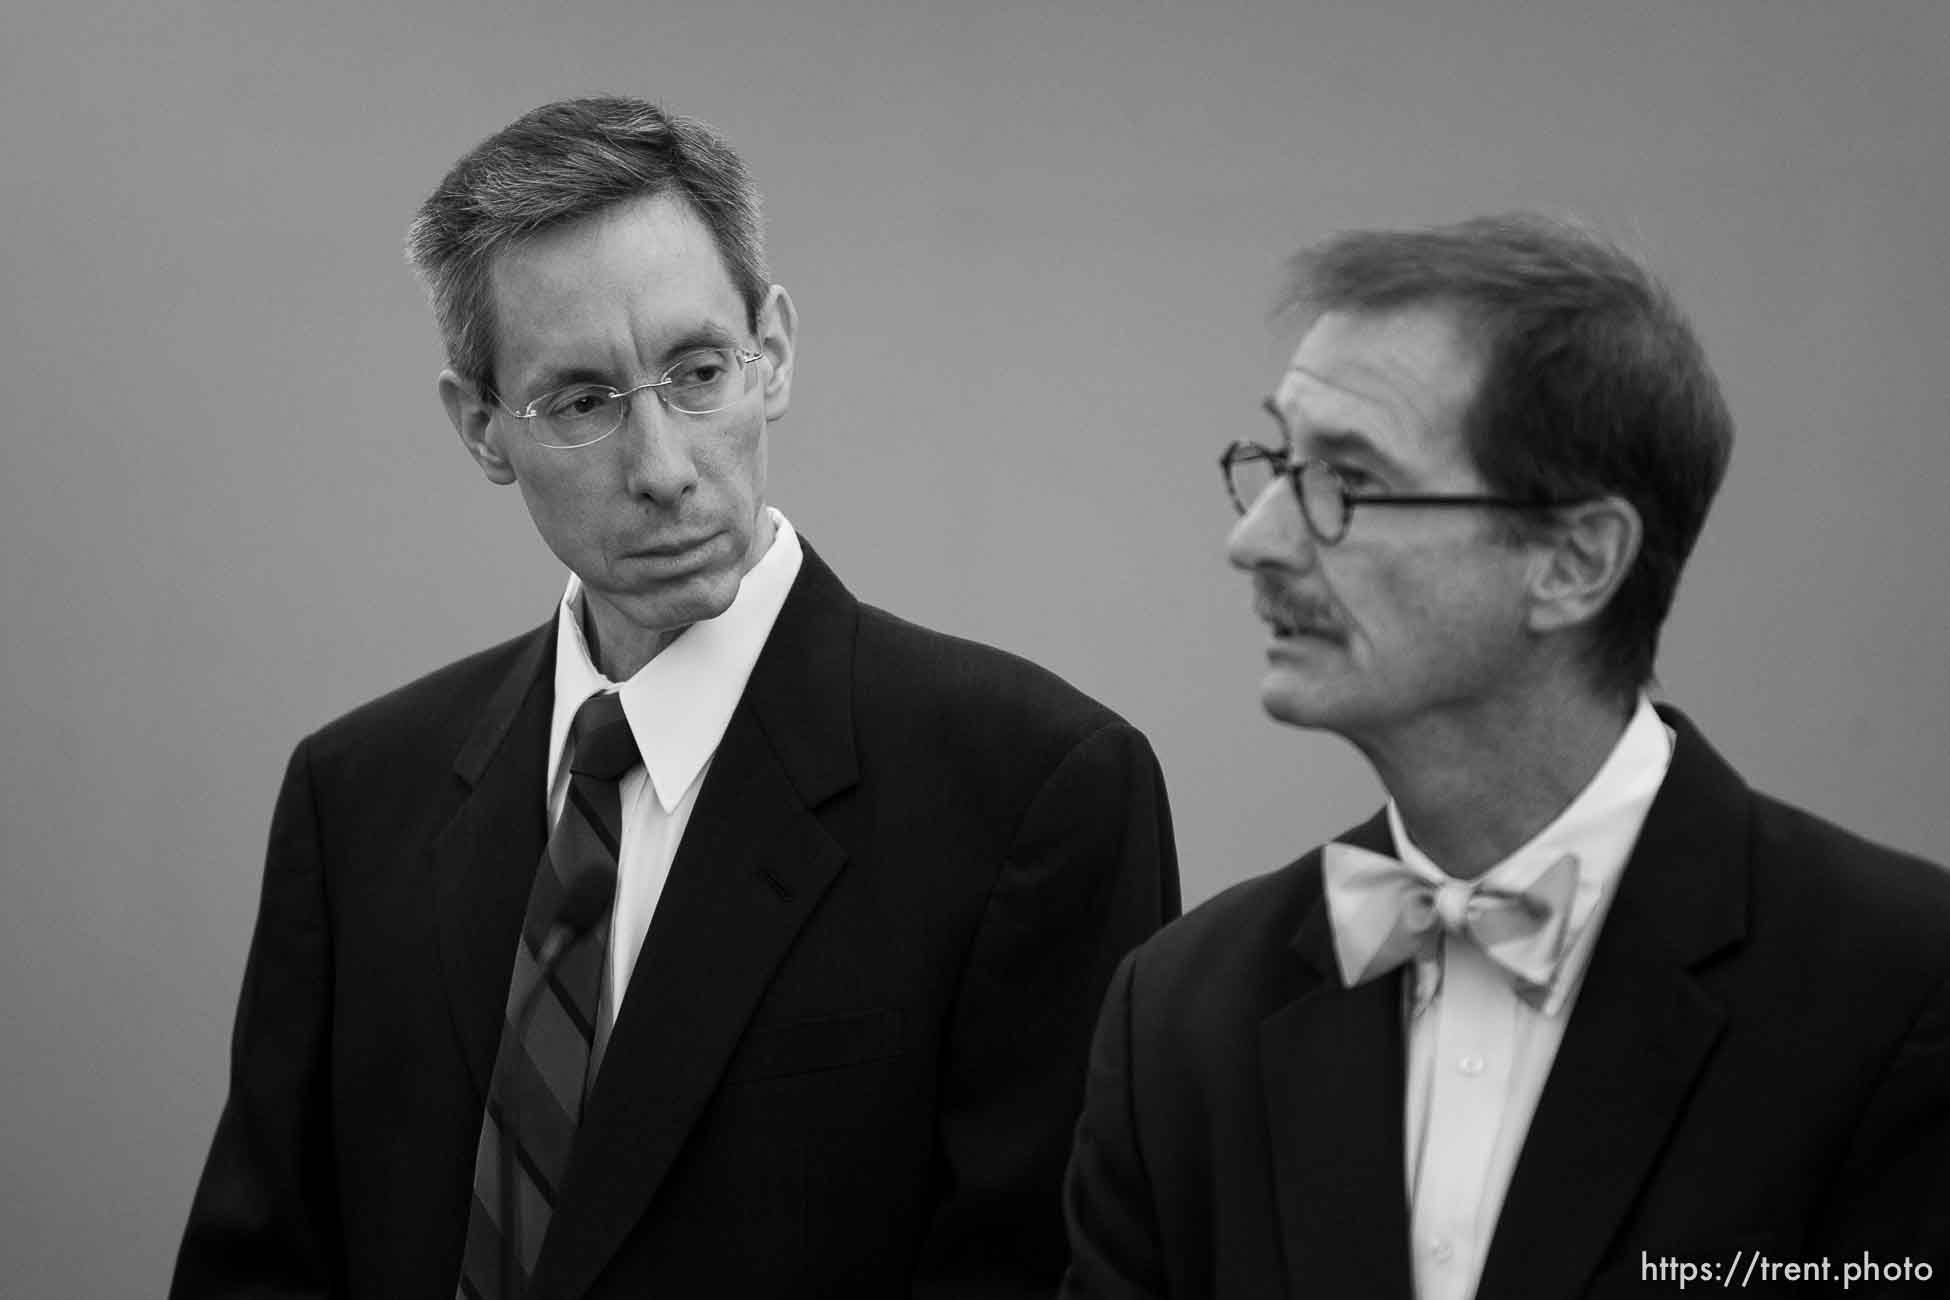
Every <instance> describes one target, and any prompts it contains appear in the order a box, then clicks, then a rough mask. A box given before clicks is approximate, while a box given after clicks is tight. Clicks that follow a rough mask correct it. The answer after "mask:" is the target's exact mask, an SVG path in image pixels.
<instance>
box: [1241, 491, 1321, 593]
mask: <svg viewBox="0 0 1950 1300" xmlns="http://www.w3.org/2000/svg"><path fill="white" fill-rule="evenodd" d="M1226 558H1227V559H1229V560H1231V561H1232V565H1233V567H1234V568H1236V569H1243V570H1245V571H1247V572H1249V573H1250V572H1251V571H1253V570H1254V569H1259V568H1264V567H1267V566H1273V567H1278V568H1285V569H1305V568H1308V567H1310V566H1311V565H1312V564H1313V561H1314V538H1313V534H1312V533H1311V532H1310V531H1309V530H1308V528H1307V521H1306V520H1305V519H1303V518H1301V515H1300V503H1299V501H1298V500H1296V499H1295V498H1294V495H1293V488H1292V487H1291V485H1289V484H1288V482H1287V481H1286V479H1285V478H1283V477H1282V478H1276V479H1274V480H1273V481H1272V482H1271V483H1268V484H1267V485H1266V487H1265V489H1264V490H1263V491H1261V492H1260V494H1259V495H1258V496H1257V497H1255V498H1253V500H1252V501H1250V502H1248V503H1247V505H1246V513H1245V514H1243V515H1241V516H1239V518H1238V520H1237V521H1236V522H1235V523H1234V524H1233V525H1232V532H1231V533H1229V534H1228V535H1227V536H1226Z"/></svg>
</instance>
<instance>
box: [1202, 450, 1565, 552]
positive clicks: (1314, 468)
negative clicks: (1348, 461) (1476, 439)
mask: <svg viewBox="0 0 1950 1300" xmlns="http://www.w3.org/2000/svg"><path fill="white" fill-rule="evenodd" d="M1219 469H1220V471H1221V472H1222V473H1223V474H1224V475H1225V482H1226V495H1227V496H1229V497H1231V498H1232V508H1233V509H1235V510H1237V511H1238V512H1239V513H1240V514H1242V515H1243V514H1245V513H1246V512H1247V511H1248V510H1250V509H1252V507H1253V503H1254V502H1255V501H1257V500H1259V499H1260V497H1261V496H1263V495H1265V492H1266V489H1267V488H1268V487H1270V486H1272V484H1273V481H1274V480H1275V479H1279V478H1285V479H1286V480H1287V483H1288V485H1289V486H1291V487H1292V489H1293V497H1294V500H1295V501H1296V502H1298V503H1299V506H1300V516H1301V518H1303V519H1305V520H1306V521H1307V531H1308V532H1310V533H1312V534H1313V535H1314V538H1315V540H1317V541H1318V542H1319V543H1320V544H1321V545H1322V546H1333V545H1334V544H1336V543H1337V542H1339V541H1340V540H1341V539H1342V538H1343V537H1346V536H1347V526H1348V523H1349V522H1350V521H1351V520H1352V519H1353V517H1354V508H1355V507H1356V506H1434V507H1443V506H1452V507H1453V506H1472V507H1478V508H1482V507H1488V508H1491V509H1500V510H1550V509H1553V508H1555V507H1557V506H1563V505H1569V504H1572V503H1571V502H1568V501H1523V500H1518V499H1516V498H1514V497H1498V496H1476V495H1470V494H1454V493H1447V494H1442V495H1430V494H1403V493H1396V492H1355V491H1352V490H1350V489H1349V488H1348V486H1347V484H1346V482H1344V481H1343V480H1342V478H1341V476H1340V475H1339V474H1338V473H1337V472H1335V470H1334V467H1333V466H1332V465H1329V464H1328V463H1327V462H1326V461H1324V460H1294V459H1292V458H1291V457H1289V456H1288V455H1287V454H1286V453H1285V452H1283V451H1275V450H1273V449H1272V448H1271V447H1262V446H1261V445H1260V444H1258V443H1256V442H1249V441H1247V440H1245V439H1243V438H1242V439H1240V440H1239V441H1237V442H1234V443H1233V444H1232V445H1231V446H1229V447H1227V448H1226V449H1225V451H1224V452H1223V453H1221V454H1220V456H1219Z"/></svg>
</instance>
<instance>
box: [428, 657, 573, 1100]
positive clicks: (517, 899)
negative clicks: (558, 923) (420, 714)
mask: <svg viewBox="0 0 1950 1300" xmlns="http://www.w3.org/2000/svg"><path fill="white" fill-rule="evenodd" d="M554 628H555V625H554V623H553V621H551V622H550V623H548V624H547V625H546V626H544V627H543V628H541V629H538V630H537V631H536V632H535V633H533V634H532V635H531V640H530V642H529V643H528V644H527V645H525V646H523V647H522V650H521V652H520V654H519V655H518V656H517V657H516V660H515V663H514V666H513V667H512V668H511V669H510V670H509V672H508V675H507V677H506V678H504V679H503V681H502V683H501V685H500V687H499V688H498V689H497V690H496V691H495V693H494V695H493V696H491V697H490V699H489V701H488V704H487V706H486V707H485V708H484V709H482V711H481V717H480V721H479V722H478V723H477V724H476V726H475V728H474V731H473V733H472V735H471V736H470V737H469V739H468V741H467V743H466V744H465V745H464V746H462V748H461V751H460V753H459V754H458V755H457V756H456V758H455V760H454V772H455V777H456V779H457V780H459V781H460V782H462V783H464V784H465V785H466V786H468V787H471V788H470V789H469V790H468V792H467V794H466V796H465V798H464V800H463V802H462V803H461V805H460V808H459V809H458V811H456V812H455V814H454V817H453V819H452V820H451V821H449V822H448V823H447V825H446V827H445V828H444V829H443V830H442V831H441V832H440V834H439V836H438V837H437V838H435V840H434V841H433V845H432V848H431V855H432V860H433V873H434V887H435V894H436V903H435V906H436V907H437V908H438V910H439V925H438V930H439V935H440V966H441V971H442V973H443V975H444V977H445V981H446V987H447V1000H448V1006H449V1008H450V1009H451V1011H452V1012H453V1021H454V1030H455V1032H456V1033H457V1034H458V1035H459V1038H460V1042H461V1050H462V1053H463V1054H464V1055H465V1057H466V1058H467V1067H468V1073H469V1074H470V1075H471V1076H472V1077H473V1080H474V1085H475V1087H476V1089H477V1090H478V1092H479V1098H478V1099H479V1100H480V1102H481V1103H482V1104H483V1105H485V1104H486V1101H487V1095H488V1086H489V1083H490V1081H491V1079H492V1076H493V1072H494V1053H495V1049H496V1046H497V1045H498V1044H499V1043H500V1040H501V1024H502V1020H503V1018H504V1013H505V1011H506V1006H507V1000H508V976H509V972H510V971H511V970H512V969H513V966H514V955H515V942H516V939H517V937H518V936H519V934H520V933H521V917H522V913H523V911H524V910H526V908H527V905H528V891H529V888H530V886H531V885H532V884H533V882H534V875H535V867H536V865H537V864H538V863H539V862H540V861H541V858H542V850H543V848H544V847H545V846H546V844H547V842H548V826H547V820H548V819H547V817H546V816H545V815H544V813H543V811H542V798H541V794H542V791H543V790H544V789H545V788H546V777H545V775H544V772H543V768H544V767H545V766H546V765H547V763H548V721H549V707H550V702H551V698H550V690H549V686H548V683H549V681H550V679H551V677H552V670H553V660H552V654H551V652H552V650H553V647H554Z"/></svg>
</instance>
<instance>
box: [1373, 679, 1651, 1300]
mask: <svg viewBox="0 0 1950 1300" xmlns="http://www.w3.org/2000/svg"><path fill="white" fill-rule="evenodd" d="M1672 745H1673V739H1672V733H1671V732H1670V731H1669V730H1668V729H1667V727H1666V726H1665V724H1664V723H1663V722H1661V721H1660V720H1659V715H1658V714H1657V713H1656V712H1654V711H1653V708H1652V702H1651V701H1650V700H1649V699H1647V698H1645V697H1644V696H1643V695H1641V696H1640V697H1639V703H1638V708H1637V710H1636V712H1635V713H1634V714H1633V716H1632V720H1631V722H1630V723H1629V724H1628V725H1627V726H1626V728H1625V732H1624V734H1623V735H1622V736H1620V737H1619V740H1618V744H1617V745H1616V746H1615V747H1614V748H1613V750H1612V752H1611V756H1610V757H1609V758H1607V759H1606V760H1605V763H1604V766H1603V767H1601V768H1600V769H1599V770H1598V774H1597V775H1596V776H1595V777H1593V778H1592V780H1591V783H1590V784H1589V785H1588V786H1586V787H1585V789H1584V791H1583V792H1582V793H1581V794H1579V795H1578V797H1577V798H1576V799H1574V800H1572V802H1571V804H1570V805H1569V806H1568V807H1566V808H1565V809H1564V811H1563V812H1562V813H1560V814H1559V815H1558V817H1557V819H1556V820H1555V821H1553V822H1552V823H1551V824H1550V825H1549V826H1546V827H1545V828H1544V829H1543V830H1542V831H1540V832H1539V833H1538V834H1537V835H1536V836H1535V837H1534V838H1533V839H1531V841H1530V842H1529V843H1527V844H1525V845H1524V846H1523V847H1521V848H1519V849H1518V850H1517V851H1516V852H1515V853H1512V854H1511V855H1510V856H1509V857H1507V858H1505V859H1503V861H1501V862H1499V863H1497V864H1496V865H1495V866H1493V867H1491V868H1490V869H1489V871H1488V872H1486V873H1485V874H1484V876H1483V880H1484V881H1486V882H1488V883H1492V884H1496V885H1499V886H1503V887H1506V888H1509V889H1521V888H1524V887H1526V886H1528V885H1529V884H1531V883H1532V882H1533V881H1535V880H1536V879H1537V877H1538V876H1540V875H1541V874H1542V873H1543V872H1544V871H1545V870H1546V869H1547V868H1549V867H1550V866H1551V865H1552V864H1553V863H1555V862H1557V861H1558V860H1559V859H1560V858H1562V857H1564V856H1565V855H1567V854H1569V855H1573V856H1575V857H1576V859H1577V863H1578V887H1577V893H1576V894H1575V895H1574V896H1573V898H1572V901H1571V917H1570V928H1569V929H1568V930H1567V932H1566V935H1565V940H1564V941H1565V944H1566V950H1565V957H1564V964H1563V966H1562V967H1561V968H1560V977H1559V979H1558V981H1557V983H1556V984H1555V985H1554V986H1553V989H1552V992H1551V995H1550V997H1549V999H1548V1000H1547V1001H1546V1002H1545V1003H1544V1004H1543V1005H1542V1006H1541V1007H1537V1008H1533V1007H1532V1006H1531V1005H1530V1004H1528V1003H1526V1002H1525V1001H1524V1000H1523V999H1522V998H1521V997H1519V996H1518V994H1517V991H1516V989H1515V987H1514V986H1513V985H1512V983H1511V980H1510V977H1509V976H1508V975H1507V974H1505V973H1504V972H1503V971H1502V970H1501V969H1500V968H1498V967H1497V966H1495V965H1493V964H1492V963H1491V962H1490V959H1489V958H1488V957H1487V956H1485V955H1484V953H1483V951H1482V949H1480V948H1479V947H1477V946H1476V945H1475V944H1474V943H1473V942H1471V941H1469V940H1468V939H1466V938H1458V937H1457V936H1454V935H1446V936H1444V939H1443V942H1442V944H1441V945H1440V955H1439V957H1435V956H1432V957H1419V958H1417V959H1416V962H1415V968H1414V978H1413V980H1412V981H1410V983H1409V985H1408V989H1409V997H1408V1000H1407V1005H1406V1006H1405V1007H1404V1010H1403V1014H1404V1016H1405V1024H1406V1030H1407V1048H1408V1053H1407V1054H1408V1079H1407V1084H1408V1087H1407V1108H1406V1110H1405V1112H1404V1116H1403V1118H1404V1122H1405V1126H1406V1133H1405V1136H1406V1138H1407V1142H1406V1146H1407V1154H1408V1162H1407V1163H1408V1168H1407V1176H1408V1199H1409V1224H1410V1230H1411V1238H1410V1248H1411V1259H1412V1262H1413V1269H1414V1276H1415V1294H1416V1297H1417V1300H1471V1297H1473V1296H1474V1295H1475V1294H1476V1285H1477V1283H1478V1281H1480V1280H1481V1277H1482V1273H1483V1260H1484V1256H1485V1255H1486V1254H1487V1253H1488V1250H1489V1244H1490V1238H1491V1235H1492V1234H1493V1232H1494V1231H1495V1228H1496V1221H1497V1216H1498V1215H1499V1214H1500V1213H1501V1211H1502V1208H1503V1197H1504V1194H1505V1192H1507V1191H1508V1190H1509V1186H1510V1175H1511V1172H1512V1171H1513V1170H1514V1169H1515V1167H1516V1162H1517V1153H1518V1152H1519V1151H1521V1150H1522V1149H1523V1142H1524V1137H1525V1135H1526V1134H1527V1133H1528V1132H1529V1131H1530V1120H1531V1116H1532V1115H1533V1114H1535V1112H1536V1109H1537V1099H1538V1097H1539V1095H1540V1094H1541V1093H1542V1092H1543V1089H1544V1080H1545V1078H1546V1077H1547V1076H1548V1075H1549V1074H1550V1069H1551V1063H1552V1062H1553V1061H1554V1060H1555V1059H1556V1058H1557V1048H1558V1044H1559V1043H1560V1042H1561V1041H1562V1040H1563V1037H1564V1026H1565V1024H1566V1023H1567V1022H1568V1021H1569V1020H1570V1018H1571V1012H1572V1009H1573V1008H1574V1007H1575V1006H1576V1003H1577V992H1578V988H1579V987H1580V986H1581V985H1582V983H1583V981H1584V972H1585V969H1586V967H1587V966H1588V965H1589V963H1590V960H1591V949H1592V946H1593V945H1594V944H1595V943H1596V942H1597V938H1598V931H1599V929H1600V928H1601V927H1602V926H1603V924H1604V918H1605V913H1606V912H1607V911H1608V910H1609V908H1610V905H1611V899H1612V897H1613V894H1614V892H1615V888H1616V885H1617V882H1618V877H1619V873H1620V872H1621V871H1622V870H1623V869H1624V866H1625V861H1626V859H1627V858H1628V857H1630V856H1631V852H1632V845H1633V844H1634V843H1635V842H1636V841H1637V840H1638V835H1639V830H1640V828H1641V827H1643V826H1644V824H1645V816H1646V813H1647V812H1648V811H1650V809H1651V807H1652V800H1653V796H1655V795H1656V794H1657V793H1658V791H1659V784H1660V782H1662V781H1663V780H1664V779H1665V775H1666V769H1667V767H1668V766H1670V764H1671V762H1672ZM1388 828H1389V830H1390V831H1391V832H1392V833H1393V835H1394V837H1395V851H1396V854H1397V856H1398V857H1399V858H1400V859H1401V860H1402V861H1403V862H1405V863H1407V864H1409V865H1410V866H1412V867H1415V868H1418V869H1423V868H1426V869H1427V870H1431V871H1436V872H1438V873H1440V868H1438V867H1436V866H1435V864H1434V863H1432V862H1431V861H1430V860H1429V859H1428V858H1427V857H1426V856H1425V855H1424V854H1423V853H1422V852H1421V851H1420V850H1419V849H1417V848H1416V847H1415V845H1414V844H1413V842H1411V841H1410V840H1409V838H1408V834H1407V832H1406V831H1405V830H1404V829H1403V827H1402V821H1401V814H1400V812H1399V811H1398V810H1397V809H1396V807H1395V805H1394V803H1393V801H1390V802H1389V805H1388Z"/></svg>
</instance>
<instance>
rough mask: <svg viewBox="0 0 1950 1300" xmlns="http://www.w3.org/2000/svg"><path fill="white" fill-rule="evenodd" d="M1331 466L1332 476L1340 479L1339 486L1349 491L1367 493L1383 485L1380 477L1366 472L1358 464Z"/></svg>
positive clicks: (1379, 488)
mask: <svg viewBox="0 0 1950 1300" xmlns="http://www.w3.org/2000/svg"><path fill="white" fill-rule="evenodd" d="M1332 468H1333V471H1334V477H1335V478H1338V479H1339V480H1340V481H1341V486H1342V487H1344V488H1346V489H1347V490H1348V491H1349V492H1353V493H1356V494H1368V493H1373V492H1378V491H1380V490H1381V488H1382V486H1383V484H1382V482H1381V480H1380V479H1378V478H1376V477H1375V476H1374V475H1372V474H1370V473H1368V471H1366V470H1364V469H1362V468H1361V467H1360V466H1359V465H1335V466H1333V467H1332Z"/></svg>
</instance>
